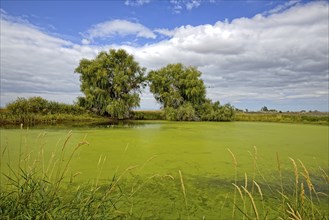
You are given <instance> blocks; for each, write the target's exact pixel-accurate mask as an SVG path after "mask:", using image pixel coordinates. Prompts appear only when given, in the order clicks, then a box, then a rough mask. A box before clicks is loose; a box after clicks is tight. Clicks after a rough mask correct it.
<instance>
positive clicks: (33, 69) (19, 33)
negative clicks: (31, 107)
mask: <svg viewBox="0 0 329 220" xmlns="http://www.w3.org/2000/svg"><path fill="white" fill-rule="evenodd" d="M96 52H97V51H95V50H93V49H92V48H89V47H84V46H79V45H74V44H73V43H71V42H69V41H66V40H63V39H60V38H58V37H53V36H50V35H48V34H45V33H43V32H42V31H40V30H39V29H36V28H34V27H31V26H30V25H26V24H24V23H18V22H13V21H12V20H6V19H4V18H2V19H1V106H3V105H4V104H6V103H7V102H8V101H11V100H13V99H15V98H16V97H22V96H32V95H40V96H46V97H52V98H55V97H56V100H61V101H63V102H68V103H71V102H72V100H73V98H75V97H76V96H77V95H78V94H80V93H79V83H77V82H78V76H77V75H75V74H73V72H74V68H75V67H76V66H77V64H78V61H79V59H81V58H82V57H85V56H86V57H90V58H91V57H93V56H95V54H96ZM29 94H30V95H29ZM65 97H66V98H69V99H65Z"/></svg>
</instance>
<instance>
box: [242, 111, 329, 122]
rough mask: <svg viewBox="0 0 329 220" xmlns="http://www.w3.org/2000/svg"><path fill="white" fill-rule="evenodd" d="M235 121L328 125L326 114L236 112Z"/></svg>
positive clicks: (327, 114)
mask: <svg viewBox="0 0 329 220" xmlns="http://www.w3.org/2000/svg"><path fill="white" fill-rule="evenodd" d="M235 120H236V121H260V122H282V123H305V124H325V125H328V124H329V113H328V112H317V113H316V114H315V113H312V112H308V113H307V112H302V113H301V112H286V113H279V112H266V113H265V112H249V113H246V112H237V113H236V114H235Z"/></svg>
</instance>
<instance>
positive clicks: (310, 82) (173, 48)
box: [1, 2, 329, 111]
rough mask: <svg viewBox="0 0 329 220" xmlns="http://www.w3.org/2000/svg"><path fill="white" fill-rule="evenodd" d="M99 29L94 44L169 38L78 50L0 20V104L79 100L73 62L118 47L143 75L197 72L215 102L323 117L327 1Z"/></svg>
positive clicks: (148, 104)
mask: <svg viewBox="0 0 329 220" xmlns="http://www.w3.org/2000/svg"><path fill="white" fill-rule="evenodd" d="M282 7H284V6H282ZM121 21H122V20H120V22H121ZM124 23H125V22H123V24H124ZM102 24H103V25H104V27H108V26H109V27H110V28H108V29H106V28H105V29H106V30H105V31H104V32H98V31H96V30H100V29H99V28H95V27H99V26H97V25H96V26H94V29H93V28H92V29H90V32H88V33H90V34H91V35H93V37H94V39H96V38H98V37H105V36H108V35H113V34H116V35H126V34H130V33H134V34H137V35H138V34H140V35H144V34H145V36H148V37H150V38H155V34H154V33H155V32H156V33H160V34H164V35H166V36H167V37H168V39H166V40H162V41H159V42H156V43H152V44H145V45H144V46H133V45H102V46H99V45H98V46H95V45H91V44H89V45H87V44H88V43H90V42H87V41H85V42H82V43H83V44H81V45H78V44H74V43H72V42H69V41H65V40H63V39H61V38H58V37H52V36H49V35H48V34H45V33H43V32H42V31H40V30H38V29H36V28H33V27H31V26H29V25H26V24H23V23H17V22H14V21H11V20H6V19H2V20H1V28H2V29H1V99H2V100H4V101H7V100H10V99H13V98H16V96H26V95H32V94H40V95H41V94H42V95H43V96H44V97H52V98H53V99H55V98H56V100H61V101H66V102H72V100H73V98H74V97H76V96H78V95H79V94H80V93H79V84H80V83H79V80H78V76H77V75H76V74H73V72H74V68H75V67H76V66H77V65H78V62H79V60H80V59H81V58H83V57H86V58H92V57H94V56H95V55H96V54H97V53H98V52H99V51H101V50H108V49H110V48H115V49H118V48H123V49H125V50H127V51H128V52H129V53H131V54H133V55H134V57H135V59H136V60H137V61H138V62H139V63H140V64H141V65H142V66H145V67H147V68H148V70H150V69H157V68H160V67H163V66H165V65H167V64H169V63H177V62H181V63H183V64H185V65H193V66H196V67H198V69H199V70H200V71H202V73H203V75H202V78H203V79H204V81H205V83H206V86H207V93H208V96H209V98H211V99H213V100H220V101H221V102H231V103H232V104H234V105H236V106H237V107H240V108H247V107H244V106H248V105H249V106H254V108H255V109H259V108H260V107H262V106H264V105H269V107H270V108H272V107H271V106H274V107H276V106H277V107H278V108H285V107H284V106H287V107H286V110H294V109H291V106H296V109H297V110H298V109H300V108H308V109H319V110H327V111H328V89H329V88H328V80H329V77H328V65H329V64H328V59H329V55H328V3H327V2H311V3H308V4H294V5H293V6H291V7H288V8H286V9H282V10H281V9H280V10H278V11H277V12H272V13H268V14H266V15H265V14H258V15H256V16H254V17H252V18H238V19H235V20H232V21H231V22H227V21H224V22H222V21H218V22H216V23H215V24H212V25H210V24H207V25H199V26H190V25H187V26H181V27H177V28H174V29H171V30H169V29H157V30H154V31H152V30H149V29H148V28H146V27H144V26H143V25H141V24H137V23H132V26H134V27H135V29H134V28H123V29H119V28H113V27H116V26H115V25H113V24H112V25H111V24H110V25H106V23H102ZM136 24H137V27H138V28H136ZM129 25H131V22H128V26H129ZM100 26H101V25H100ZM127 29H128V30H129V31H127ZM132 29H133V31H132ZM91 30H95V32H93V31H91ZM145 30H147V31H146V32H144V31H145ZM142 33H143V34H142ZM152 34H154V36H153V35H152ZM91 43H92V42H91ZM64 94H65V95H66V96H64ZM141 103H142V106H141V107H142V108H156V107H158V106H157V105H155V101H154V99H152V95H151V94H150V93H149V92H148V91H147V90H146V91H145V93H144V94H143V96H142V102H141ZM1 105H3V103H1ZM250 108H251V107H250Z"/></svg>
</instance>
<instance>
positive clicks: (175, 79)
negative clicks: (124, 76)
mask: <svg viewBox="0 0 329 220" xmlns="http://www.w3.org/2000/svg"><path fill="white" fill-rule="evenodd" d="M148 80H149V82H150V90H151V92H152V93H153V95H154V97H155V99H156V100H157V101H158V102H159V103H160V104H161V105H162V107H163V108H164V114H165V118H166V119H167V120H179V121H192V120H200V119H201V120H207V121H231V120H233V118H234V113H235V109H234V107H233V106H231V105H229V104H226V105H224V106H221V105H220V103H219V102H215V103H213V102H211V100H209V99H207V98H206V88H205V85H204V82H203V80H202V79H201V72H200V71H198V70H197V69H196V68H195V67H184V66H183V65H182V64H180V63H178V64H169V65H167V66H166V67H163V68H161V69H159V70H155V71H151V72H150V73H149V75H148Z"/></svg>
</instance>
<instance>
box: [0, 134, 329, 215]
mask: <svg viewBox="0 0 329 220" xmlns="http://www.w3.org/2000/svg"><path fill="white" fill-rule="evenodd" d="M42 135H43V134H40V137H39V138H40V139H41V138H42ZM21 138H22V137H21ZM71 141H72V133H68V134H67V135H66V137H65V138H63V139H62V140H61V141H59V142H58V146H57V151H55V152H53V153H52V154H51V156H50V157H47V156H46V155H45V150H46V148H47V146H46V144H45V143H46V142H43V141H36V142H35V143H36V144H39V146H38V147H37V149H39V150H38V151H37V152H35V151H34V152H31V151H29V150H28V149H26V148H25V146H24V143H23V142H22V144H21V146H20V150H19V151H20V152H19V159H18V160H16V161H15V160H13V158H12V160H10V156H11V154H10V146H6V145H5V146H3V145H2V146H1V149H0V150H1V161H8V163H6V164H3V163H1V164H0V166H1V167H2V168H3V167H4V166H6V167H8V168H9V169H1V171H2V174H3V176H2V177H1V183H0V184H1V191H0V218H1V219H230V218H232V219H273V218H274V219H280V218H281V219H328V215H329V213H328V209H327V203H328V193H329V192H328V190H329V189H328V186H329V177H328V167H325V168H322V167H318V168H317V169H314V168H312V169H310V170H309V169H307V167H305V165H304V164H303V162H302V161H300V160H298V159H293V158H287V161H284V162H283V161H281V158H280V155H279V154H277V164H273V166H276V167H277V172H276V173H271V174H268V173H263V172H262V171H261V170H262V169H260V167H259V164H258V159H259V157H261V155H260V154H258V152H257V148H256V147H255V148H254V149H252V151H250V163H252V164H253V169H252V170H251V171H250V170H249V171H248V172H246V171H245V170H244V167H241V165H240V162H239V154H240V153H237V152H232V151H231V150H230V149H228V150H227V154H228V155H231V157H232V166H231V171H230V172H231V173H232V178H230V179H222V178H221V177H220V176H217V177H203V176H192V175H190V174H187V173H185V172H184V170H177V171H176V172H172V173H167V174H157V173H154V174H152V175H149V176H144V175H141V174H142V173H143V168H144V167H146V166H148V163H149V162H150V161H151V160H156V158H154V157H151V158H149V159H148V160H147V161H141V164H140V165H138V164H137V165H134V166H130V167H127V168H125V169H123V170H122V171H120V172H119V171H118V169H117V172H115V173H114V175H113V176H112V178H109V179H101V178H100V176H101V173H102V172H106V170H104V169H103V165H104V163H105V161H106V157H104V156H100V158H99V160H98V163H97V169H96V170H95V176H94V177H90V181H89V182H77V181H76V178H77V177H78V176H79V175H81V173H80V172H79V171H77V170H73V169H71V166H70V164H71V163H72V162H74V160H76V159H77V156H78V155H79V152H80V150H81V149H82V148H84V147H88V145H89V143H88V142H87V140H86V139H82V140H81V141H80V142H78V143H76V144H75V145H71V144H70V142H71ZM125 151H126V149H125ZM122 153H124V152H122ZM5 157H6V160H4V158H5ZM286 162H289V165H288V166H287V164H286ZM283 164H285V166H283Z"/></svg>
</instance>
